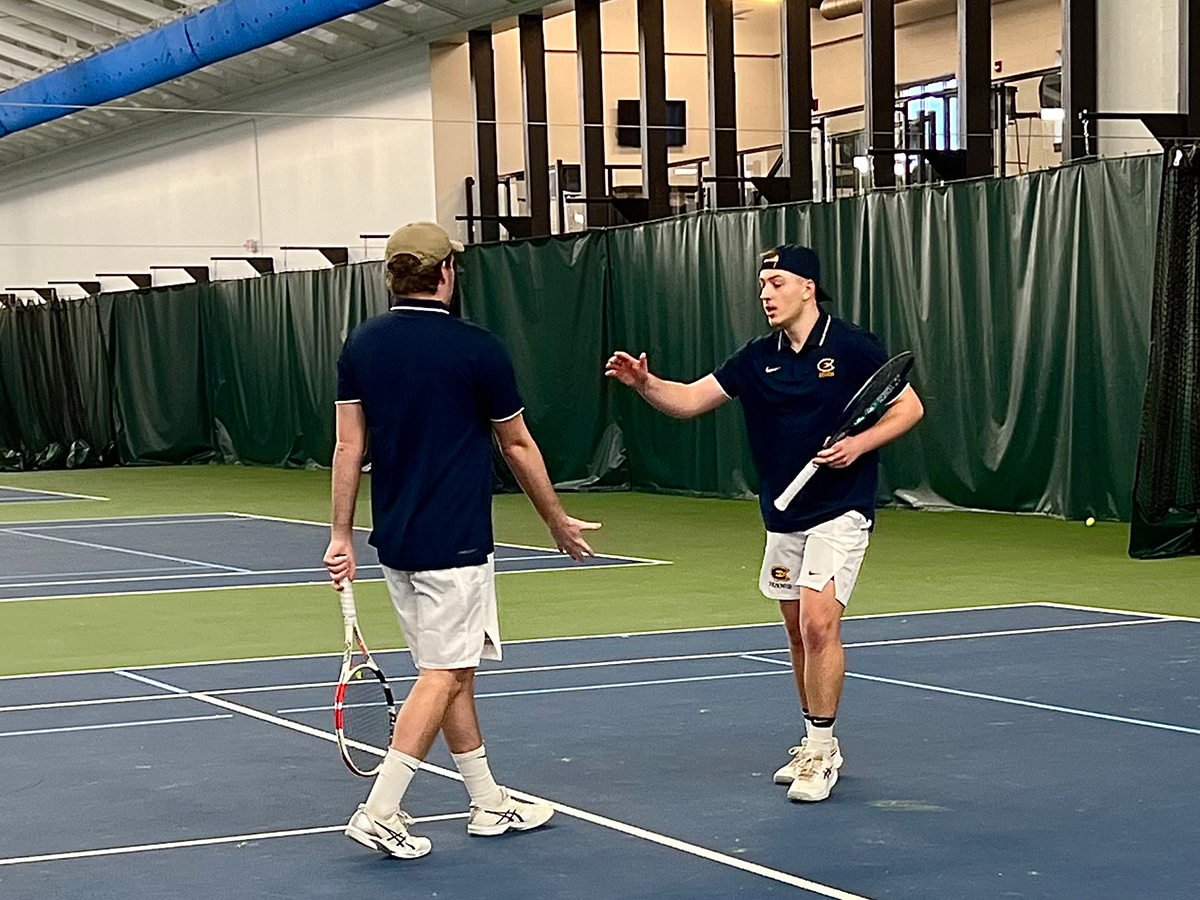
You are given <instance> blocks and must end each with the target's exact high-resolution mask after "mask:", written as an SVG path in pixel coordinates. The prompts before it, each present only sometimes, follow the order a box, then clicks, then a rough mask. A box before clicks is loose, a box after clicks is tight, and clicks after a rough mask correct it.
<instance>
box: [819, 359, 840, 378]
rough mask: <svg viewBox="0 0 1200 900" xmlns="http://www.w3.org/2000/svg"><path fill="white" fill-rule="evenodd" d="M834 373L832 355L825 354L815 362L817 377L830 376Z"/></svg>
mask: <svg viewBox="0 0 1200 900" xmlns="http://www.w3.org/2000/svg"><path fill="white" fill-rule="evenodd" d="M835 374H836V373H835V372H834V370H833V357H832V356H827V357H825V358H824V359H823V360H821V361H820V362H818V363H817V377H818V378H832V377H833V376H834V375H835Z"/></svg>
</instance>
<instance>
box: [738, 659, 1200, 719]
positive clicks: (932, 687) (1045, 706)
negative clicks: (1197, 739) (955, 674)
mask: <svg viewBox="0 0 1200 900" xmlns="http://www.w3.org/2000/svg"><path fill="white" fill-rule="evenodd" d="M745 659H749V660H753V661H754V662H763V663H771V664H772V665H775V666H787V667H788V669H791V667H792V664H791V663H790V662H785V661H783V660H779V659H771V658H770V657H767V656H746V657H745ZM846 677H847V678H857V679H859V680H861V681H874V682H877V683H879V684H893V685H896V686H898V687H909V688H916V689H917V690H922V691H932V692H933V693H935V694H950V695H952V696H955V697H967V698H969V699H971V700H989V701H991V702H993V703H1005V704H1008V705H1009V706H1024V707H1027V708H1029V709H1040V710H1045V711H1046V712H1057V713H1065V714H1066V715H1070V716H1082V717H1083V718H1085V719H1102V720H1103V721H1105V722H1119V723H1120V724H1122V725H1140V726H1142V727H1144V728H1158V729H1160V730H1163V731H1178V732H1180V733H1182V734H1200V728H1188V727H1186V726H1184V725H1172V724H1170V723H1169V722H1155V721H1152V720H1150V719H1132V718H1130V717H1128V716H1114V715H1110V714H1108V713H1101V712H1094V711H1093V710H1089V709H1077V708H1075V707H1073V706H1056V705H1054V704H1053V703H1035V702H1034V701H1032V700H1018V699H1017V698H1016V697H1001V696H998V695H996V694H981V693H979V692H978V691H960V690H958V689H957V688H948V687H941V686H940V685H936V684H924V683H923V682H920V681H903V680H901V679H899V678H883V677H881V676H879V675H864V674H862V673H861V672H847V673H846Z"/></svg>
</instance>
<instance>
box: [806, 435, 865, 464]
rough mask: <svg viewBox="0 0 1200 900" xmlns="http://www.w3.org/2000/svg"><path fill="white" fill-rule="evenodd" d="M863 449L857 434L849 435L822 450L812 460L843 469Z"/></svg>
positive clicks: (860, 454)
mask: <svg viewBox="0 0 1200 900" xmlns="http://www.w3.org/2000/svg"><path fill="white" fill-rule="evenodd" d="M863 449H864V448H863V446H862V442H861V441H860V440H859V437H858V435H851V436H849V437H844V438H842V439H841V440H840V441H838V442H837V443H836V444H834V445H833V446H832V447H829V448H827V449H825V450H822V451H821V452H820V453H818V454H817V457H816V459H814V460H813V462H815V463H816V464H817V465H819V466H829V468H831V469H844V468H846V466H849V465H851V464H852V463H853V462H854V461H855V460H856V459H858V458H859V457H860V456H862V455H863Z"/></svg>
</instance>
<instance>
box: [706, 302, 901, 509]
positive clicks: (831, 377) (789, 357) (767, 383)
mask: <svg viewBox="0 0 1200 900" xmlns="http://www.w3.org/2000/svg"><path fill="white" fill-rule="evenodd" d="M885 362H887V354H886V353H885V352H884V349H883V344H881V343H880V341H879V338H877V337H875V335H873V334H871V332H869V331H864V330H863V329H861V328H859V327H858V326H857V325H853V324H851V323H850V322H846V321H844V320H842V319H835V318H834V317H832V316H830V315H829V314H828V313H826V312H824V311H822V312H821V316H820V318H819V319H817V323H816V325H815V326H814V327H813V330H812V333H811V334H810V335H809V336H808V339H807V340H806V341H805V343H804V346H803V347H802V348H801V349H800V350H799V352H797V351H794V350H792V345H791V342H790V341H789V340H788V337H787V335H786V334H784V333H783V332H782V331H773V332H771V333H770V334H767V335H763V336H762V337H757V338H754V339H753V340H751V341H750V342H749V343H747V344H746V345H745V346H744V347H742V348H741V349H740V350H738V351H737V352H735V353H734V354H733V355H732V356H731V357H729V359H727V360H725V362H724V363H722V364H721V366H720V367H719V368H718V369H717V370H716V371H715V372H714V373H713V375H714V376H715V377H716V379H717V382H718V383H719V384H720V385H721V389H722V390H723V391H724V392H725V393H726V394H728V395H729V396H730V397H735V398H737V399H738V400H739V401H741V404H742V412H743V414H744V415H745V417H746V434H747V435H748V437H749V439H750V452H751V454H752V455H753V457H754V465H755V468H756V469H758V480H759V486H758V499H759V506H760V507H761V508H762V515H763V522H764V523H765V524H766V526H767V531H775V532H782V533H787V532H793V531H804V530H805V529H808V528H812V527H813V526H814V525H819V524H821V523H822V522H827V521H829V520H830V519H833V518H836V517H837V516H840V515H842V514H843V513H846V512H849V511H851V510H858V511H859V512H860V513H862V514H863V515H864V516H866V517H867V518H868V519H871V520H874V518H875V493H876V490H877V488H878V481H879V454H878V452H875V451H872V452H870V453H864V454H863V455H862V456H861V457H859V458H858V459H857V460H855V462H854V464H853V465H850V466H847V467H846V468H844V469H831V468H829V467H827V466H822V467H821V468H820V469H819V470H818V471H817V474H816V475H814V476H813V478H812V480H811V481H810V482H809V483H808V484H807V485H806V486H805V487H804V490H803V491H801V492H800V494H798V495H797V497H796V499H795V500H793V501H792V502H791V504H790V505H789V506H788V508H787V509H785V510H783V511H782V512H780V511H779V510H777V509H776V508H775V506H774V500H775V498H776V497H778V496H779V494H780V493H781V492H782V491H783V489H784V488H785V487H787V486H788V484H789V483H790V482H791V480H792V479H793V478H795V477H796V474H797V473H798V472H799V471H800V470H801V469H803V468H804V466H805V465H806V464H807V463H808V461H809V460H811V459H812V458H813V457H814V456H816V455H817V453H818V451H819V450H820V449H821V445H822V444H823V443H824V442H825V439H826V438H827V437H829V435H830V434H831V433H832V432H833V431H834V430H835V429H836V428H837V426H838V424H839V423H840V419H841V413H842V410H843V409H845V407H846V404H847V403H849V402H850V398H852V397H853V396H854V395H855V393H857V392H858V389H859V388H860V387H862V385H863V383H864V382H865V381H866V380H867V379H868V378H870V377H871V375H872V374H874V372H875V370H876V369H878V368H879V367H880V366H882V365H883V364H884V363H885Z"/></svg>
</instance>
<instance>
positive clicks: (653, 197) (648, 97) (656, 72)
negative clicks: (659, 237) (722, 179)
mask: <svg viewBox="0 0 1200 900" xmlns="http://www.w3.org/2000/svg"><path fill="white" fill-rule="evenodd" d="M637 12H638V61H639V63H640V69H641V88H642V98H641V99H642V103H641V107H642V108H641V113H642V115H641V131H642V135H641V137H642V192H643V193H644V194H645V196H646V199H647V200H648V201H649V207H650V208H649V216H650V218H651V219H664V218H666V217H667V216H669V215H670V214H671V185H670V182H669V181H668V178H667V66H666V52H665V50H664V35H665V23H664V20H663V0H637Z"/></svg>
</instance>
